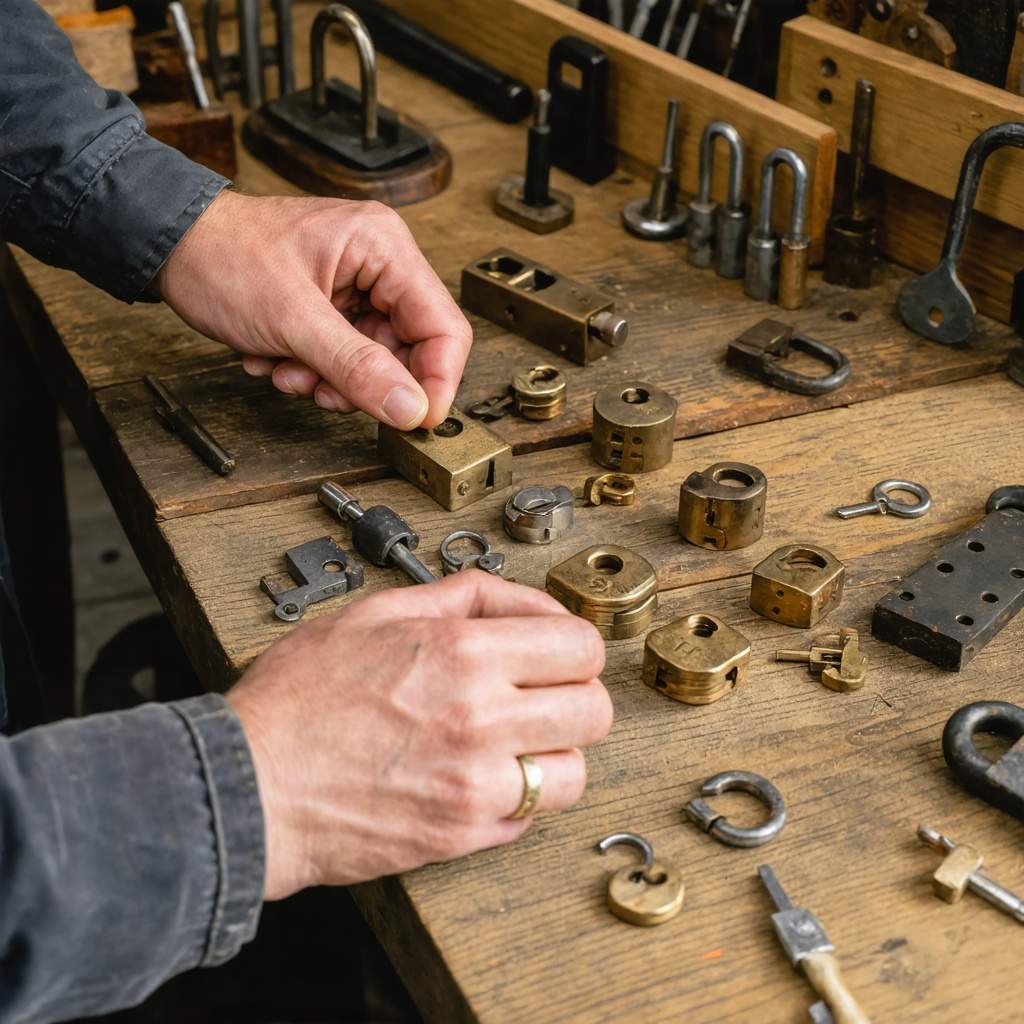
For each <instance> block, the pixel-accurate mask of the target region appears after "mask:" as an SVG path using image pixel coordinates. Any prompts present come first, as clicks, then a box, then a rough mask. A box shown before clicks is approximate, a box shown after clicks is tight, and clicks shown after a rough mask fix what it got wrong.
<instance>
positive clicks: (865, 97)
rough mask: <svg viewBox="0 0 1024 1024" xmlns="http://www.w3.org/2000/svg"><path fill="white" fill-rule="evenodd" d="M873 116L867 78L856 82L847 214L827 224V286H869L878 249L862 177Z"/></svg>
mask: <svg viewBox="0 0 1024 1024" xmlns="http://www.w3.org/2000/svg"><path fill="white" fill-rule="evenodd" d="M874 117H875V87H874V86H873V85H872V84H871V83H870V82H869V81H868V80H867V79H866V78H861V79H858V81H857V90H856V92H855V94H854V99H853V126H852V128H851V129H850V160H851V165H852V166H851V181H850V208H849V212H848V213H840V214H836V215H835V216H834V217H832V219H831V220H830V221H829V222H828V230H827V231H826V233H825V268H824V273H823V275H822V276H823V277H824V279H825V280H826V281H827V282H828V283H829V284H838V285H842V286H843V287H844V288H870V287H871V274H872V271H873V270H874V267H875V256H876V254H877V250H878V230H877V226H876V224H875V219H874V217H869V216H868V215H867V214H866V213H865V212H864V176H865V174H866V173H867V169H868V163H869V160H868V156H869V153H870V150H871V130H872V128H873V126H874Z"/></svg>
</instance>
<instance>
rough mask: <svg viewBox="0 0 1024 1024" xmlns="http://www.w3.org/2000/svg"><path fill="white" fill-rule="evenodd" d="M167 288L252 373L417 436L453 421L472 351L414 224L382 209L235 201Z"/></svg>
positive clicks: (183, 246) (200, 235)
mask: <svg viewBox="0 0 1024 1024" xmlns="http://www.w3.org/2000/svg"><path fill="white" fill-rule="evenodd" d="M157 283H158V285H159V290H160V295H161V297H162V298H163V299H164V301H165V302H166V303H167V304H168V305H169V306H170V307H171V308H172V309H173V310H174V311H175V312H176V313H177V314H178V315H179V316H180V317H181V318H182V319H183V320H184V321H185V322H186V323H188V324H190V325H191V326H192V327H194V328H195V329H196V330H198V331H202V333H203V334H206V335H208V336H209V337H211V338H216V339H217V340H218V341H222V342H224V343H225V344H227V345H230V346H231V347H232V348H235V349H237V350H238V351H239V352H241V353H243V355H244V356H245V358H244V360H243V362H244V365H245V368H246V370H248V372H249V373H252V374H256V375H258V376H266V375H270V376H272V378H273V381H274V384H275V385H276V386H277V387H278V388H279V389H280V390H281V391H285V392H287V393H289V394H297V395H313V396H314V397H315V399H316V402H317V404H318V405H320V406H322V407H323V408H325V409H332V410H335V411H337V412H352V411H353V410H354V409H362V410H364V411H365V412H368V413H369V414H370V415H371V416H374V417H376V418H377V419H379V420H383V421H384V422H386V423H390V424H392V425H393V426H396V427H399V428H401V429H403V430H408V429H411V428H412V427H416V426H420V425H421V424H422V425H423V426H426V427H433V426H436V425H437V424H438V423H440V422H441V421H442V420H443V419H444V418H445V416H447V415H448V410H449V408H450V406H451V404H452V400H453V399H454V397H455V389H456V387H457V386H458V383H459V380H460V378H461V377H462V368H463V366H464V365H465V362H466V356H467V355H468V354H469V346H470V344H471V343H472V332H471V330H470V327H469V324H468V323H467V321H466V318H465V317H464V316H463V315H462V312H461V311H460V310H459V307H458V306H457V305H456V304H455V301H454V299H452V297H451V295H449V294H448V290H447V289H446V288H445V287H444V285H443V284H442V283H441V281H440V280H439V279H438V277H437V275H436V274H435V273H434V271H433V270H432V269H431V268H430V265H429V264H428V263H427V261H426V259H425V258H424V256H423V254H422V253H421V252H420V250H419V248H418V247H417V245H416V242H415V241H414V240H413V237H412V235H411V234H410V232H409V229H408V228H407V227H406V225H405V222H404V221H403V220H402V218H401V217H399V216H398V214H397V213H395V212H394V211H393V210H391V209H389V208H388V207H386V206H382V205H381V204H380V203H357V202H350V201H348V200H345V199H307V198H283V197H266V198H258V197H252V196H242V195H238V194H236V193H233V192H223V193H221V195H220V196H218V197H217V199H215V200H214V202H213V203H211V204H210V207H209V209H207V211H206V212H205V213H204V214H203V215H202V216H201V217H200V218H199V220H197V221H196V223H195V224H194V225H193V226H192V228H191V230H190V231H189V232H188V233H187V234H186V235H185V237H184V238H183V239H182V240H181V242H180V243H179V244H178V246H177V247H176V248H175V250H174V252H173V253H172V254H171V257H170V259H168V261H167V262H166V263H165V264H164V266H163V269H162V270H161V271H160V274H159V277H158V281H157Z"/></svg>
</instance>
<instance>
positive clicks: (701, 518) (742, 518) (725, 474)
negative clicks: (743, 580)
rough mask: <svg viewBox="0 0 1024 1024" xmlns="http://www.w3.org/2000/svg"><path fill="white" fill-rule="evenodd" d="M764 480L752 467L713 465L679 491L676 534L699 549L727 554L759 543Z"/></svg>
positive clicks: (762, 474) (762, 518) (764, 493)
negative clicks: (677, 528) (677, 531)
mask: <svg viewBox="0 0 1024 1024" xmlns="http://www.w3.org/2000/svg"><path fill="white" fill-rule="evenodd" d="M767 496H768V480H767V478H766V477H765V475H764V473H762V472H761V470H759V469H758V468H757V467H756V466H748V465H747V464H746V463H744V462H716V463H715V464H714V465H712V466H708V468H707V469H705V470H704V471H703V472H699V473H698V472H694V473H691V474H690V475H689V476H688V477H687V478H686V479H685V480H684V481H683V483H682V486H681V487H680V488H679V534H680V536H681V537H682V538H683V539H684V540H688V541H689V542H690V543H691V544H696V545H697V546H698V547H701V548H713V549H715V550H718V551H731V550H734V549H735V548H745V547H746V546H747V545H748V544H753V543H755V542H756V541H758V540H760V539H761V534H762V533H763V532H764V510H765V501H766V499H767Z"/></svg>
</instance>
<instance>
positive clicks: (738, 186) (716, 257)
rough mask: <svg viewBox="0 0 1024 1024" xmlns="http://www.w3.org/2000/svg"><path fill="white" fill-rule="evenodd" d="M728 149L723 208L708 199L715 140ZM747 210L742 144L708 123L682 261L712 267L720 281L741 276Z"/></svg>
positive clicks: (726, 129)
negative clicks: (727, 180)
mask: <svg viewBox="0 0 1024 1024" xmlns="http://www.w3.org/2000/svg"><path fill="white" fill-rule="evenodd" d="M716 139H724V140H725V143H726V145H727V146H728V147H729V192H728V198H727V200H726V203H725V205H724V206H722V205H721V204H720V203H716V202H714V201H713V200H712V198H711V185H712V181H713V179H714V171H715V140H716ZM749 230H750V207H749V206H748V205H746V204H745V203H744V202H743V140H742V139H741V138H740V133H739V132H738V131H736V129H735V128H734V127H733V126H732V125H731V124H728V123H727V122H725V121H712V122H711V123H710V124H708V125H707V126H706V127H705V129H704V133H703V134H702V135H701V138H700V188H699V191H698V193H697V196H696V198H694V199H692V200H691V201H690V207H689V220H688V221H687V225H686V258H687V259H688V260H689V261H690V263H691V264H693V266H695V267H710V266H712V265H713V266H714V267H715V270H716V271H717V272H718V274H719V276H721V277H728V278H736V277H742V276H743V263H744V254H745V253H746V249H747V235H748V232H749Z"/></svg>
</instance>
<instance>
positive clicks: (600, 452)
mask: <svg viewBox="0 0 1024 1024" xmlns="http://www.w3.org/2000/svg"><path fill="white" fill-rule="evenodd" d="M678 408H679V404H678V403H677V402H676V400H675V399H674V398H673V397H672V396H671V395H670V394H668V393H667V392H665V391H662V390H661V389H660V388H656V387H654V385H653V384H647V383H644V382H642V381H629V382H626V383H624V384H610V385H608V386H607V387H604V388H602V389H601V390H600V391H599V392H598V393H597V395H596V397H595V398H594V426H593V435H592V440H591V445H590V452H591V455H592V457H593V459H594V461H595V462H596V463H597V464H598V465H599V466H604V467H605V469H613V470H616V471H621V472H623V473H649V472H651V471H652V470H655V469H661V467H662V466H666V465H668V463H670V462H671V461H672V441H673V439H674V437H675V426H676V411H677V409H678Z"/></svg>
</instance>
